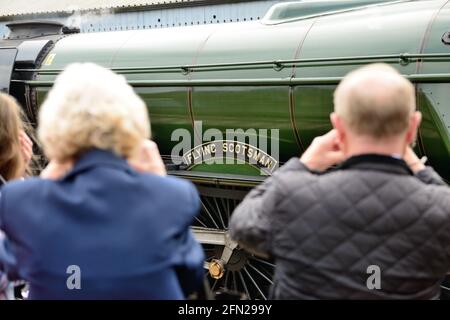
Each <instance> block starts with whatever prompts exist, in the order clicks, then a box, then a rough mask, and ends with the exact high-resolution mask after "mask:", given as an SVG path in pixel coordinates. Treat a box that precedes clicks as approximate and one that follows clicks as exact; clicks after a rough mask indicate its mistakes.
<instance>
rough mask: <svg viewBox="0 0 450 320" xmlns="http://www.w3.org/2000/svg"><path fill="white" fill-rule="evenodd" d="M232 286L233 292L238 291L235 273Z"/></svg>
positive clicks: (234, 273)
mask: <svg viewBox="0 0 450 320" xmlns="http://www.w3.org/2000/svg"><path fill="white" fill-rule="evenodd" d="M233 285H234V291H238V287H237V282H236V272H234V271H233Z"/></svg>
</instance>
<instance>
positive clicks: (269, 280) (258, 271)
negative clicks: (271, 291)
mask: <svg viewBox="0 0 450 320" xmlns="http://www.w3.org/2000/svg"><path fill="white" fill-rule="evenodd" d="M247 264H248V266H249V267H250V268H252V269H253V270H255V271H256V272H257V273H258V274H259V275H260V276H261V277H263V278H264V279H266V281H267V282H269V283H270V284H273V281H272V280H271V279H269V278H268V277H267V276H266V275H265V274H264V273H262V271H260V270H258V269H257V268H255V267H254V266H253V265H252V264H251V263H250V262H248V263H247Z"/></svg>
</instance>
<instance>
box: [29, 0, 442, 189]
mask: <svg viewBox="0 0 450 320" xmlns="http://www.w3.org/2000/svg"><path fill="white" fill-rule="evenodd" d="M447 2H448V1H446V0H428V1H425V0H424V1H364V2H362V1H347V0H345V1H340V2H339V5H338V2H337V1H313V2H311V3H309V4H308V2H301V3H298V4H296V5H290V6H291V8H290V9H289V5H286V6H285V8H284V9H283V6H281V7H279V8H278V9H276V8H275V9H276V10H275V9H274V10H272V12H271V13H269V14H268V15H267V16H266V18H265V19H263V20H262V21H261V22H245V23H230V24H223V25H209V26H196V27H183V28H171V29H158V30H140V31H124V32H110V33H98V34H95V33H92V34H79V35H71V36H68V37H65V38H63V39H61V40H60V41H59V42H57V43H56V45H55V47H54V49H53V50H52V51H51V52H50V53H49V54H52V55H54V59H53V62H52V63H51V64H50V65H44V66H42V69H41V71H39V72H38V73H37V77H36V81H31V82H29V84H30V85H31V86H32V87H36V88H38V90H39V95H38V97H39V100H41V99H42V98H43V96H44V95H45V92H46V91H47V90H48V84H51V83H52V82H53V81H54V78H55V75H56V74H57V73H58V72H59V70H61V69H63V68H64V67H65V66H66V65H67V64H69V63H71V62H80V61H81V62H85V61H92V62H96V63H99V64H101V65H103V66H106V67H108V68H112V69H113V70H116V71H117V72H119V73H122V74H124V76H125V77H126V78H127V79H128V81H129V83H130V84H131V85H133V86H134V87H135V88H136V91H137V92H138V93H139V94H140V95H141V97H142V98H143V99H144V100H145V102H146V103H147V105H148V108H149V114H150V117H151V120H152V131H153V134H154V138H155V140H156V141H157V142H158V143H159V145H160V149H161V152H162V153H163V154H164V155H166V156H168V155H169V154H170V151H171V150H172V147H173V146H174V145H175V143H176V142H173V141H171V134H172V132H173V130H175V129H178V128H185V129H187V130H189V131H190V132H191V133H193V123H194V121H203V132H204V131H205V130H207V129H209V128H217V129H219V130H221V131H222V132H223V131H225V130H226V129H238V128H241V129H244V130H246V129H249V128H254V129H256V130H259V129H279V130H280V135H279V141H280V159H279V160H280V161H281V163H283V162H285V161H287V160H288V159H289V158H290V157H292V156H298V155H299V154H300V153H301V152H302V151H303V150H304V148H305V147H307V146H308V144H309V143H310V142H311V141H312V139H313V138H314V137H315V136H317V135H319V134H322V133H324V132H326V131H327V130H329V129H330V127H331V126H330V122H329V119H328V115H329V113H330V112H331V111H332V108H333V101H332V97H333V91H334V89H335V87H336V84H337V83H338V82H339V80H340V79H342V77H343V76H344V75H345V74H346V73H347V72H349V71H351V70H353V69H355V68H357V67H359V66H361V65H363V64H366V63H371V62H386V63H389V64H391V65H392V66H394V67H395V68H397V69H398V70H399V71H400V72H401V73H402V74H404V75H405V76H407V77H408V78H409V79H411V81H413V82H414V83H415V84H416V86H417V92H418V93H417V101H418V108H419V109H420V110H421V111H422V112H423V114H424V122H423V125H422V127H421V130H420V141H419V146H420V148H421V150H420V151H421V152H423V153H425V154H426V155H427V156H428V157H429V159H430V162H431V163H432V164H433V165H434V166H435V167H436V169H437V170H438V171H439V173H440V174H441V175H443V176H444V177H445V178H446V179H447V180H448V181H450V169H449V165H448V164H449V161H450V102H449V101H450V90H449V86H450V74H449V73H450V71H449V70H450V46H448V45H445V44H443V43H442V41H441V37H442V35H443V34H444V33H445V32H447V31H450V27H449V26H450V24H449V22H450V4H447ZM377 3H378V4H377ZM365 5H368V6H367V7H365ZM292 6H293V7H292ZM294 7H295V8H294ZM280 8H281V9H280ZM286 8H287V9H286ZM283 10H284V11H283ZM436 54H439V55H436ZM278 62H279V63H278ZM45 70H47V71H45ZM87 76H88V75H87ZM191 170H194V171H202V172H211V174H213V173H228V174H240V175H254V174H258V170H255V169H254V168H253V167H251V166H247V167H246V166H245V165H215V166H209V165H197V166H194V167H192V168H191Z"/></svg>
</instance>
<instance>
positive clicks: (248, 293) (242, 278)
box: [238, 271, 252, 300]
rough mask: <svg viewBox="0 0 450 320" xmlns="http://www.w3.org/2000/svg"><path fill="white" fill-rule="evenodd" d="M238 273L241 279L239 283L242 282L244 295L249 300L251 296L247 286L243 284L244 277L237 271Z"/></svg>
mask: <svg viewBox="0 0 450 320" xmlns="http://www.w3.org/2000/svg"><path fill="white" fill-rule="evenodd" d="M238 273H239V278H240V279H241V282H242V286H243V287H244V290H245V293H246V294H247V297H248V298H249V299H250V300H251V299H252V296H251V295H250V292H248V288H247V285H246V284H245V280H244V277H243V276H242V273H241V272H240V271H238Z"/></svg>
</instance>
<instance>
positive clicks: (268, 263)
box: [252, 257, 275, 268]
mask: <svg viewBox="0 0 450 320" xmlns="http://www.w3.org/2000/svg"><path fill="white" fill-rule="evenodd" d="M252 259H253V260H255V261H258V262H261V263H263V264H265V265H267V266H269V267H271V268H275V265H274V264H273V263H270V262H268V261H265V260H261V259H259V258H256V257H253V258H252Z"/></svg>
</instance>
